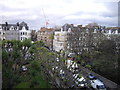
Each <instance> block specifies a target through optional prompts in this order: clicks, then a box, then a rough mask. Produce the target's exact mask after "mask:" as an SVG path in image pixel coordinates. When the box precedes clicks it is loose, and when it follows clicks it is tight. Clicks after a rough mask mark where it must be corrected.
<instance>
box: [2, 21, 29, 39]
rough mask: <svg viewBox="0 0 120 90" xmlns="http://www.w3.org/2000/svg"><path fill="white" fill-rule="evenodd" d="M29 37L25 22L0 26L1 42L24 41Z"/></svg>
mask: <svg viewBox="0 0 120 90" xmlns="http://www.w3.org/2000/svg"><path fill="white" fill-rule="evenodd" d="M30 37H31V31H30V30H29V27H28V26H27V24H26V23H25V22H22V23H20V24H19V23H17V24H8V23H7V22H6V23H5V24H0V39H1V40H24V39H29V38H30Z"/></svg>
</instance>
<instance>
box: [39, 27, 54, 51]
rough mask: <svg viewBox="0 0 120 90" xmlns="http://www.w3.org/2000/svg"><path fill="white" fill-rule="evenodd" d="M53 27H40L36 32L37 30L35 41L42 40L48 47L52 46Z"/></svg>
mask: <svg viewBox="0 0 120 90" xmlns="http://www.w3.org/2000/svg"><path fill="white" fill-rule="evenodd" d="M53 32H54V29H53V28H45V27H42V28H41V29H40V30H39V31H38V32H37V41H40V40H41V41H43V42H44V43H45V45H46V46H47V47H49V49H52V48H53V38H54V36H53Z"/></svg>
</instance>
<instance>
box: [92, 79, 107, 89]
mask: <svg viewBox="0 0 120 90" xmlns="http://www.w3.org/2000/svg"><path fill="white" fill-rule="evenodd" d="M90 84H91V86H92V87H93V88H94V89H96V90H106V88H105V85H104V83H103V82H101V81H100V80H99V79H95V80H90Z"/></svg>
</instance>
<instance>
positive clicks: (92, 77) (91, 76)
mask: <svg viewBox="0 0 120 90" xmlns="http://www.w3.org/2000/svg"><path fill="white" fill-rule="evenodd" d="M87 77H88V78H89V79H90V80H93V79H97V78H96V77H95V76H94V75H92V74H91V73H88V76H87Z"/></svg>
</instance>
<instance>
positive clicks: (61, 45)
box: [53, 28, 68, 51]
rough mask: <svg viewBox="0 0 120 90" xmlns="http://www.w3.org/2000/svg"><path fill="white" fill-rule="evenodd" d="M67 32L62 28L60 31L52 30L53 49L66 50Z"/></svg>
mask: <svg viewBox="0 0 120 90" xmlns="http://www.w3.org/2000/svg"><path fill="white" fill-rule="evenodd" d="M67 33H68V31H63V29H62V28H61V30H60V31H55V32H54V39H53V49H54V50H55V51H60V50H66V47H67Z"/></svg>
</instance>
